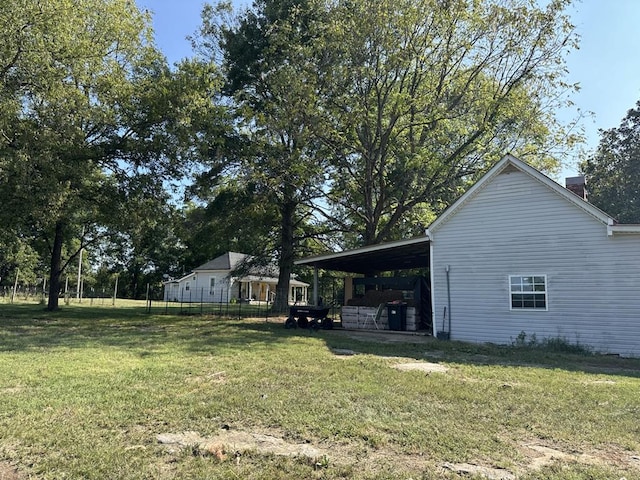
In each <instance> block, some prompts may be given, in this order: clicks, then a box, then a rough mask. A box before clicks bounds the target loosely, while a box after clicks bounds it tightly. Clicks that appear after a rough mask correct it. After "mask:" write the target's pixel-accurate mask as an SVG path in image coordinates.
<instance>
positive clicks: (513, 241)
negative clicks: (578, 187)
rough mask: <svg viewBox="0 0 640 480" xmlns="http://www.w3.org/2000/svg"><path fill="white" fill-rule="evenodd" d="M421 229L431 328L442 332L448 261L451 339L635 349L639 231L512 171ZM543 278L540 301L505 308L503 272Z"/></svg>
mask: <svg viewBox="0 0 640 480" xmlns="http://www.w3.org/2000/svg"><path fill="white" fill-rule="evenodd" d="M507 170H508V171H509V173H501V174H500V175H497V176H496V177H495V179H493V180H492V181H490V182H488V183H486V184H485V185H484V186H483V187H482V188H480V189H478V190H477V191H476V192H475V196H471V197H470V198H469V199H468V201H467V203H465V204H463V205H462V206H461V208H460V209H458V210H457V211H455V212H454V214H452V215H450V216H449V217H448V218H447V219H446V220H444V221H442V222H441V223H440V224H439V225H437V228H436V229H435V230H433V231H431V230H430V231H429V235H430V237H431V241H432V249H433V257H432V270H433V271H432V281H433V285H432V287H433V296H434V306H433V308H434V310H433V311H434V326H435V330H436V331H438V330H441V329H442V317H443V311H444V307H445V306H447V302H448V300H447V293H448V292H447V278H446V270H445V268H446V266H447V265H449V275H450V296H451V309H450V312H449V313H450V315H451V338H452V339H453V340H463V341H472V342H496V343H511V342H513V341H514V340H515V339H516V338H517V337H518V335H519V334H520V333H521V332H525V333H526V334H527V339H528V338H531V335H533V334H535V335H536V337H537V339H538V340H541V339H543V338H562V339H565V340H566V341H567V342H570V343H579V344H582V345H589V346H591V347H592V348H594V349H595V350H597V351H600V352H608V353H617V354H622V355H634V356H640V235H621V234H615V235H613V236H610V235H608V234H607V225H606V224H603V222H602V220H601V219H597V218H595V217H594V216H593V215H592V214H590V213H587V212H586V211H585V210H583V209H581V208H579V207H578V206H576V205H575V204H573V203H571V202H570V201H568V200H567V199H566V198H564V197H562V196H561V195H559V194H558V193H557V192H555V191H553V190H551V189H550V188H549V187H548V186H547V185H545V184H544V183H542V182H540V181H539V180H537V179H535V178H533V177H531V176H530V175H528V174H526V173H523V172H521V171H518V170H515V169H513V168H508V169H507ZM511 275H513V276H538V277H543V278H544V279H545V280H546V308H539V309H533V310H531V309H512V308H511V307H512V305H511V291H510V289H511V286H510V281H509V278H510V276H511Z"/></svg>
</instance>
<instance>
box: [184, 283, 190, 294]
mask: <svg viewBox="0 0 640 480" xmlns="http://www.w3.org/2000/svg"><path fill="white" fill-rule="evenodd" d="M184 289H185V290H186V291H187V292H188V291H189V282H187V283H185V284H184Z"/></svg>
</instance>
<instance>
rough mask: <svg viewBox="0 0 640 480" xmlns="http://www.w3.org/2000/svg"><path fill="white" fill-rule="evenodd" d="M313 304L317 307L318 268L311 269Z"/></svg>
mask: <svg viewBox="0 0 640 480" xmlns="http://www.w3.org/2000/svg"><path fill="white" fill-rule="evenodd" d="M313 304H314V305H318V267H316V266H314V267H313Z"/></svg>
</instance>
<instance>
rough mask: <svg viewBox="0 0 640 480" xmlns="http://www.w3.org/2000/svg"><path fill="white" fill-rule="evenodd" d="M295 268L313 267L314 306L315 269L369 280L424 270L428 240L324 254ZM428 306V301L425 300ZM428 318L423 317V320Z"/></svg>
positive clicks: (315, 292) (315, 290)
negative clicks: (397, 273)
mask: <svg viewBox="0 0 640 480" xmlns="http://www.w3.org/2000/svg"><path fill="white" fill-rule="evenodd" d="M295 264H296V265H306V266H312V267H314V281H313V296H312V298H313V304H314V305H317V304H318V270H319V269H323V270H332V271H337V272H344V273H350V274H359V275H363V276H364V277H368V278H373V277H376V276H377V275H379V274H380V273H382V272H392V271H397V270H411V269H428V268H429V266H430V241H429V237H427V236H421V237H416V238H411V239H408V240H399V241H395V242H388V243H382V244H378V245H370V246H366V247H362V248H357V249H354V250H346V251H343V252H338V253H328V254H324V255H317V256H314V257H307V258H303V259H301V260H297V261H296V262H295ZM428 303H429V307H430V304H431V298H430V294H429V298H428ZM427 316H428V317H429V322H430V321H431V315H430V314H428V315H427V314H425V316H424V318H427Z"/></svg>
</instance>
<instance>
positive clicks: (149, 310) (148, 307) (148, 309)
mask: <svg viewBox="0 0 640 480" xmlns="http://www.w3.org/2000/svg"><path fill="white" fill-rule="evenodd" d="M147 313H151V298H150V297H149V284H148V283H147Z"/></svg>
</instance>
